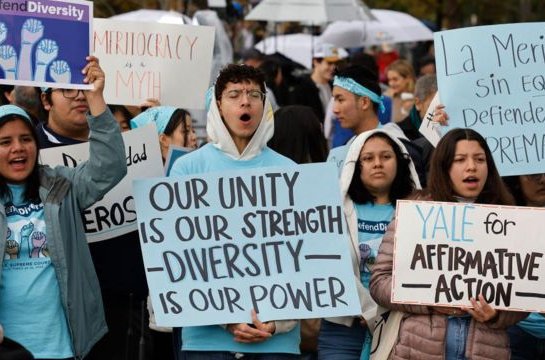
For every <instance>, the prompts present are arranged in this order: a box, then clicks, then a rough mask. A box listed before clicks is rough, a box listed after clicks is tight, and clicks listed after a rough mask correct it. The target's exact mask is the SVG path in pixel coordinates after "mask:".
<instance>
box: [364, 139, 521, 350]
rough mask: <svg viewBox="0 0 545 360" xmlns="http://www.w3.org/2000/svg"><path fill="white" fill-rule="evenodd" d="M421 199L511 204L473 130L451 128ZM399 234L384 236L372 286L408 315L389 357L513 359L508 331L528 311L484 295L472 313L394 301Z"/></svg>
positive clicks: (485, 147)
mask: <svg viewBox="0 0 545 360" xmlns="http://www.w3.org/2000/svg"><path fill="white" fill-rule="evenodd" d="M417 197H418V198H420V199H421V200H422V199H423V198H426V199H429V200H435V201H449V202H474V203H484V204H497V205H511V204H513V199H512V196H511V195H510V194H509V192H508V191H507V189H506V187H505V185H504V184H503V182H502V181H501V178H500V177H499V174H498V171H497V169H496V166H495V164H494V161H493V159H492V154H491V152H490V149H489V148H488V145H487V144H486V141H485V140H484V138H483V137H482V136H481V135H479V134H478V133H477V132H475V131H473V130H469V129H454V130H451V131H450V132H449V133H447V134H446V135H445V136H444V137H443V138H442V139H441V141H440V142H439V144H438V145H437V148H436V149H435V152H434V155H433V157H432V160H431V167H430V176H429V181H428V194H426V195H419V196H417ZM395 230H396V229H395V222H394V221H392V222H391V223H390V225H389V227H388V230H387V231H386V234H385V235H384V237H383V240H382V244H381V246H380V250H379V254H378V257H377V262H376V264H375V266H374V267H373V273H372V276H371V282H370V291H371V296H372V297H373V298H374V299H375V301H376V302H377V303H378V304H379V305H382V306H384V307H386V308H388V309H391V310H398V311H402V312H403V313H404V314H403V318H402V320H401V324H400V326H399V332H398V336H397V340H396V341H395V344H394V345H393V348H392V350H391V352H390V355H389V359H396V360H397V359H411V360H414V359H422V360H443V359H446V360H451V359H469V360H485V359H490V360H503V359H509V357H510V351H509V340H508V336H507V332H506V328H507V327H508V326H510V325H513V324H515V323H516V322H517V321H519V320H521V319H522V318H524V317H525V316H526V315H527V314H526V313H522V312H511V311H498V310H495V309H494V308H492V307H491V306H490V305H489V304H487V303H486V302H485V301H484V298H482V296H480V297H479V298H478V299H472V305H473V309H469V308H450V307H449V308H446V307H440V306H421V305H406V304H393V303H392V302H391V301H390V299H391V293H392V267H393V250H394V235H395Z"/></svg>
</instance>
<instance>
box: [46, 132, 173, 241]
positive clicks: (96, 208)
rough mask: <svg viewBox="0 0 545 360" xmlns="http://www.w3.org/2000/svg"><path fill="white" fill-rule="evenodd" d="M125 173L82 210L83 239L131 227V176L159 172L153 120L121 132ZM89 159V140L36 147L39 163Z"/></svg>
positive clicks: (71, 163)
mask: <svg viewBox="0 0 545 360" xmlns="http://www.w3.org/2000/svg"><path fill="white" fill-rule="evenodd" d="M123 141H124V143H125V153H126V158H127V166H128V168H127V175H126V176H125V177H124V178H123V179H122V180H121V181H120V182H119V184H117V185H116V186H115V187H114V188H113V189H112V190H110V191H109V192H108V193H107V194H106V195H105V196H104V198H102V199H101V200H99V201H98V202H97V203H95V205H93V206H91V207H89V208H88V209H86V210H85V211H84V212H83V225H84V227H85V233H86V235H87V241H89V242H95V241H102V240H108V239H111V238H113V237H116V236H119V235H123V234H126V233H128V232H131V231H135V230H136V228H137V224H136V210H135V205H134V198H133V194H132V181H133V179H135V178H143V177H154V176H161V175H162V174H163V162H162V158H161V151H160V150H159V141H158V140H157V130H155V124H150V125H147V126H143V127H141V128H138V129H134V130H131V131H127V132H124V133H123ZM87 159H89V143H83V144H77V145H67V146H60V147H55V148H49V149H43V150H40V161H41V163H42V164H46V165H50V166H57V165H64V166H69V167H76V166H77V165H78V164H80V163H81V162H83V161H85V160H87Z"/></svg>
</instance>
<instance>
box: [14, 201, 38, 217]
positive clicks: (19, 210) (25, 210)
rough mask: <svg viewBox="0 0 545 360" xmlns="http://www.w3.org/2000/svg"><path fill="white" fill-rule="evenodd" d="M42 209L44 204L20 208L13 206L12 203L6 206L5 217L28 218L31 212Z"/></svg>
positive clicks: (26, 205) (31, 204)
mask: <svg viewBox="0 0 545 360" xmlns="http://www.w3.org/2000/svg"><path fill="white" fill-rule="evenodd" d="M43 208H44V204H42V203H39V204H33V203H30V204H25V205H21V206H17V205H13V204H12V203H8V204H6V216H14V215H19V216H25V217H28V216H30V215H31V214H32V213H33V212H36V211H41V210H42V209H43Z"/></svg>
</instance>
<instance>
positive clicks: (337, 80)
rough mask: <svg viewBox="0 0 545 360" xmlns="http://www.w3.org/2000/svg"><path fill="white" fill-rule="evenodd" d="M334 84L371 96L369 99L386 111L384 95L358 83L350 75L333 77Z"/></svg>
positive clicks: (358, 93)
mask: <svg viewBox="0 0 545 360" xmlns="http://www.w3.org/2000/svg"><path fill="white" fill-rule="evenodd" d="M333 86H338V87H341V88H343V89H345V90H348V91H350V92H351V93H353V94H356V95H358V96H366V97H368V98H369V100H371V101H372V102H374V103H377V104H378V105H379V109H380V112H381V113H384V111H386V109H385V108H384V103H383V102H382V99H383V98H384V97H383V96H378V95H377V94H376V93H374V92H372V91H371V90H369V89H368V88H366V87H365V86H362V85H360V84H358V83H357V82H356V81H354V80H353V79H351V78H349V77H341V76H335V77H334V78H333Z"/></svg>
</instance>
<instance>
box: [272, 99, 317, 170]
mask: <svg viewBox="0 0 545 360" xmlns="http://www.w3.org/2000/svg"><path fill="white" fill-rule="evenodd" d="M268 146H269V147H270V148H271V149H273V150H275V151H276V152H278V153H280V154H282V155H284V156H287V157H289V158H290V159H292V160H293V161H295V162H296V163H298V164H306V163H312V162H323V161H325V160H326V159H327V142H326V140H325V138H324V135H323V133H322V128H321V126H320V120H319V119H318V117H317V116H316V114H315V113H314V110H312V108H311V107H308V106H303V105H289V106H284V107H281V108H280V109H278V110H276V112H275V113H274V135H273V137H272V138H271V139H270V140H269V142H268Z"/></svg>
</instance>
